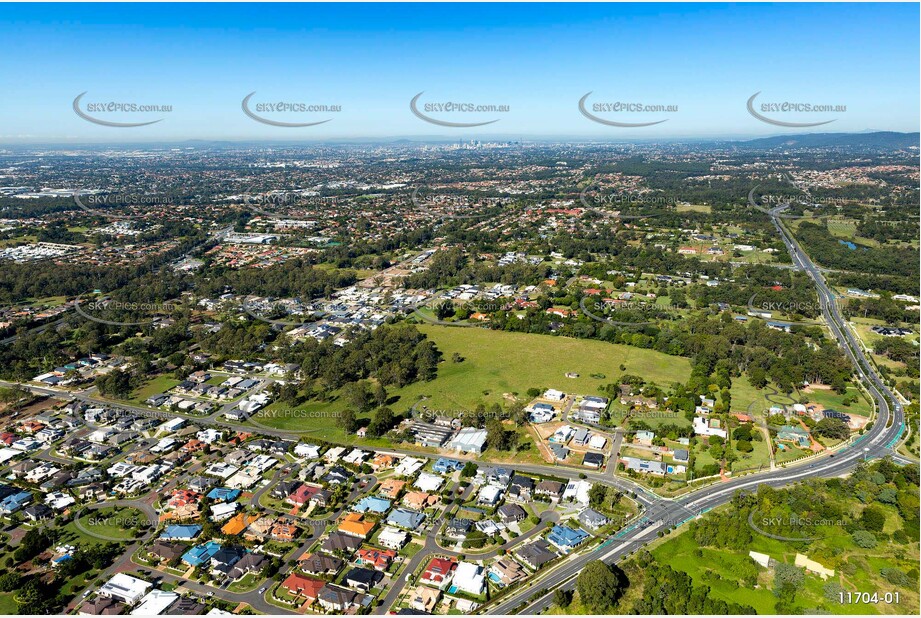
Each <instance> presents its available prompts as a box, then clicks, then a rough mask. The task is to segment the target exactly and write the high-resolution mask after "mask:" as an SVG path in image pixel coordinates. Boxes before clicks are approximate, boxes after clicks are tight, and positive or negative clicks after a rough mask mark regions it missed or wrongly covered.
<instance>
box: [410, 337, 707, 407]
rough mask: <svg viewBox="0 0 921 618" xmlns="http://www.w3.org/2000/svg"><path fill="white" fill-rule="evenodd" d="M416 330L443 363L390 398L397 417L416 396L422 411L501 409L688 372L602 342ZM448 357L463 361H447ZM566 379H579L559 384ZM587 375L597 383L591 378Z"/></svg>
mask: <svg viewBox="0 0 921 618" xmlns="http://www.w3.org/2000/svg"><path fill="white" fill-rule="evenodd" d="M418 328H419V330H420V331H422V332H423V333H425V334H426V335H427V336H428V337H429V338H430V339H431V340H432V341H433V342H434V343H435V345H436V346H437V347H438V349H439V350H440V351H441V352H442V354H443V355H444V356H443V358H444V359H445V362H443V363H441V364H440V365H439V367H438V378H437V379H435V380H434V381H432V382H420V383H415V384H410V385H409V386H406V387H404V388H402V389H399V390H397V391H394V392H393V395H395V396H398V397H399V398H400V399H399V404H398V405H397V407H396V408H395V409H397V410H398V411H403V410H406V409H408V408H409V407H410V406H411V405H412V404H413V403H415V402H416V401H417V400H418V399H419V398H420V397H422V396H425V397H427V398H428V401H426V405H427V406H428V407H429V408H430V409H435V410H452V411H453V410H458V411H467V410H472V409H474V408H475V407H476V406H477V404H479V403H484V404H487V405H489V404H492V403H496V402H498V403H501V404H503V405H507V404H508V403H509V401H510V399H509V398H508V397H507V395H511V394H513V393H517V394H518V395H519V396H520V397H522V398H524V397H525V396H526V395H525V393H526V392H527V390H528V389H529V388H532V387H534V388H540V389H546V388H556V389H559V390H562V391H563V392H567V393H584V394H597V393H598V387H599V386H602V385H603V384H608V383H611V382H616V381H617V380H618V378H619V377H620V376H621V375H622V374H624V373H631V374H636V375H640V376H643V378H644V379H646V380H647V381H649V382H655V383H657V384H659V385H661V386H663V387H665V386H668V385H670V384H671V383H672V382H677V381H681V382H684V381H686V380H687V379H688V377H689V376H690V371H691V367H690V362H689V361H688V359H686V358H680V357H677V356H668V355H666V354H661V353H659V352H653V351H650V350H643V349H640V348H635V347H631V346H623V345H614V344H610V343H606V342H603V341H592V340H587V339H571V338H567V337H554V336H549V335H531V334H526V333H506V332H501V331H491V330H486V329H482V328H451V327H447V326H436V325H431V324H425V325H420V326H419V327H418ZM454 352H457V353H458V354H460V355H461V356H462V357H463V358H464V360H463V362H460V363H454V362H452V361H451V356H452V354H453V353H454ZM621 364H623V365H625V367H626V369H625V370H624V371H621V370H620V365H621ZM567 372H574V373H577V374H579V377H578V378H567V377H566V375H565V374H566V373H567ZM591 374H604V376H605V377H604V378H602V379H598V378H592V377H591Z"/></svg>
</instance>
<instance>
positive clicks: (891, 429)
mask: <svg viewBox="0 0 921 618" xmlns="http://www.w3.org/2000/svg"><path fill="white" fill-rule="evenodd" d="M785 208H787V206H779V207H777V208H775V209H774V210H772V211H771V212H770V217H771V222H772V223H773V224H774V227H775V228H776V229H777V231H778V233H779V234H780V235H781V238H782V239H783V241H784V244H785V245H786V247H787V251H789V252H790V256H791V258H792V259H793V264H794V268H796V270H801V271H804V272H806V273H807V274H808V275H809V277H810V278H811V279H812V280H813V282H814V284H815V287H816V293H817V294H818V297H819V301H820V304H821V305H822V314H823V316H824V317H825V321H826V323H827V324H828V326H829V328H830V329H831V332H832V334H833V336H834V337H835V339H836V340H837V341H838V344H839V345H840V346H841V347H842V348H843V349H844V351H845V354H846V355H847V357H848V358H849V359H850V361H851V363H852V364H853V365H854V368H855V371H856V372H857V376H858V377H859V379H860V381H861V382H862V383H863V385H864V386H865V387H866V389H867V391H868V392H869V393H870V395H871V396H872V397H873V399H874V401H875V402H876V406H877V417H876V419H875V422H874V423H873V427H872V428H870V429H869V430H868V431H867V432H866V433H865V434H864V435H863V436H862V437H861V438H859V439H858V440H857V441H855V443H854V444H853V445H852V446H850V447H848V448H846V449H844V450H842V451H839V452H838V453H837V454H835V455H833V456H829V457H824V458H822V459H819V460H817V461H815V462H814V463H810V464H807V465H804V466H802V467H798V468H793V469H783V468H782V469H778V470H773V471H769V472H764V473H760V474H757V475H753V476H748V477H741V478H736V479H732V480H729V481H727V482H724V483H720V484H718V485H715V486H710V487H706V488H702V489H700V490H698V491H695V492H693V493H692V494H690V495H687V496H684V497H682V498H680V499H677V500H663V499H654V500H652V502H653V504H651V505H647V510H646V513H645V517H644V518H643V520H641V525H638V526H635V527H634V528H633V529H630V528H628V529H627V532H626V533H620V534H618V535H615V537H613V540H610V541H608V543H610V545H608V546H605V545H602V546H601V548H599V549H596V550H594V551H592V552H589V553H586V554H579V555H577V556H575V557H573V558H570V559H569V560H567V561H565V562H564V563H562V564H561V565H560V566H558V567H557V568H555V569H552V570H551V571H549V572H548V573H547V574H546V575H544V576H543V577H540V576H539V577H537V578H535V581H534V583H533V584H532V585H531V586H529V587H527V588H524V589H522V590H519V591H516V592H514V593H512V594H511V595H509V596H508V597H507V598H504V599H502V601H501V602H500V603H498V604H496V605H491V606H487V607H486V609H485V613H487V614H491V615H493V614H509V613H512V612H516V613H523V614H538V613H540V612H543V611H545V610H546V609H547V608H548V607H550V605H551V604H552V603H553V590H554V589H556V588H560V587H561V588H564V589H571V588H573V586H574V585H575V578H576V576H577V575H578V573H579V572H580V571H581V570H582V568H584V566H585V565H586V564H587V563H588V562H589V561H591V560H604V561H605V562H607V563H609V564H610V563H615V562H618V561H620V560H623V559H624V558H625V557H626V556H627V555H628V554H630V553H632V552H633V551H635V550H636V549H638V548H639V547H641V546H643V545H645V544H647V543H649V542H651V541H653V540H655V539H656V538H657V536H656V533H657V532H658V531H659V530H660V529H668V528H671V527H676V526H678V525H681V524H682V523H684V522H686V521H687V520H688V518H693V517H694V516H696V515H698V514H700V513H702V512H705V511H707V510H710V509H712V508H714V507H717V506H719V505H721V504H725V503H726V502H728V501H729V500H730V499H731V498H732V496H733V495H734V494H735V493H736V492H737V491H741V490H755V489H756V488H757V487H758V486H759V485H768V486H771V487H783V486H785V485H789V484H791V483H795V482H798V481H802V480H805V479H807V478H812V477H834V476H840V475H842V474H845V473H847V472H849V471H850V470H851V469H852V468H854V467H855V466H856V465H857V464H858V463H859V462H861V461H863V460H865V459H866V458H868V457H882V456H886V455H890V454H891V449H890V446H891V445H892V444H895V443H896V442H897V441H898V440H899V438H900V437H901V435H902V430H903V428H904V423H905V418H904V413H903V409H902V404H901V403H900V401H899V399H898V398H897V397H896V396H895V394H894V393H892V391H890V390H889V388H888V387H887V386H886V385H885V383H884V382H883V381H882V380H881V379H880V377H879V376H878V375H877V373H876V371H875V370H874V369H873V366H872V365H871V364H870V362H869V361H868V360H867V358H866V357H865V356H864V353H863V349H862V348H861V346H860V345H858V343H857V341H856V340H855V339H854V336H853V335H852V334H851V333H850V331H849V330H848V329H847V328H846V327H845V324H844V319H843V318H842V316H841V313H840V309H839V307H838V304H837V301H836V298H835V294H834V293H833V292H832V291H831V290H830V289H829V287H828V284H827V283H826V281H825V277H824V276H823V275H822V271H821V269H819V268H818V267H817V266H816V265H815V263H814V262H813V261H812V260H811V259H810V258H809V256H808V255H807V254H806V253H805V252H804V251H803V250H802V248H801V247H800V246H799V244H798V243H797V242H796V239H795V238H793V236H792V234H790V232H789V231H788V230H787V229H786V227H784V225H783V223H782V222H781V220H780V216H779V215H780V213H781V212H782V211H783V210H784V209H785ZM890 402H891V403H890ZM646 497H647V499H648V498H649V496H646ZM646 522H649V523H648V524H647V523H646ZM537 590H546V591H547V592H546V593H545V594H542V595H539V597H538V598H534V599H532V598H531V597H532V596H533V595H534V594H535V591H537Z"/></svg>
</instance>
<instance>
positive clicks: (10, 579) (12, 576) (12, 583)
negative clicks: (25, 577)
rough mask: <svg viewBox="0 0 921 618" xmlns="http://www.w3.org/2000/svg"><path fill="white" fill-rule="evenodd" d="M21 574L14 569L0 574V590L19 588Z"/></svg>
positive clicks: (6, 590) (8, 590) (9, 590)
mask: <svg viewBox="0 0 921 618" xmlns="http://www.w3.org/2000/svg"><path fill="white" fill-rule="evenodd" d="M21 581H22V576H21V575H20V574H19V573H16V572H15V571H13V572H10V573H4V574H3V575H0V592H12V591H13V590H16V589H17V588H19V584H20V582H21Z"/></svg>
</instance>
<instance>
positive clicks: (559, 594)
mask: <svg viewBox="0 0 921 618" xmlns="http://www.w3.org/2000/svg"><path fill="white" fill-rule="evenodd" d="M553 602H554V603H556V604H557V605H558V606H560V607H562V608H564V609H565V608H567V607H569V604H570V603H572V592H571V591H569V590H563V589H562V588H557V590H556V592H554V593H553Z"/></svg>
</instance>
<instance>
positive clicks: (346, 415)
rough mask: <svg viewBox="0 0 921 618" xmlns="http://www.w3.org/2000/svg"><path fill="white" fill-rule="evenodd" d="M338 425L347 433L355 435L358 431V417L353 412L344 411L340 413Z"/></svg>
mask: <svg viewBox="0 0 921 618" xmlns="http://www.w3.org/2000/svg"><path fill="white" fill-rule="evenodd" d="M336 424H337V425H339V427H341V428H342V430H343V431H345V432H346V433H354V432H355V431H356V430H357V429H358V417H357V416H355V413H354V412H353V411H352V410H343V411H342V412H340V413H339V418H338V419H336Z"/></svg>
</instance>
